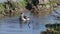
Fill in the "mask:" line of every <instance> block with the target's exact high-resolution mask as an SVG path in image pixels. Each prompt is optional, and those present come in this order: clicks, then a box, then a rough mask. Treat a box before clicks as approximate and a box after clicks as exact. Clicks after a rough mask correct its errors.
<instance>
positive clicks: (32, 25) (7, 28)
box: [0, 8, 60, 34]
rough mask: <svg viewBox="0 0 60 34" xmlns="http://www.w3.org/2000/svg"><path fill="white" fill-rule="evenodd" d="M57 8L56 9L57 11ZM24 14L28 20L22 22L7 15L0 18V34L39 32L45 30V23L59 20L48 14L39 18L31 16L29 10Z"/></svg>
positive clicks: (35, 33) (38, 33) (36, 33)
mask: <svg viewBox="0 0 60 34" xmlns="http://www.w3.org/2000/svg"><path fill="white" fill-rule="evenodd" d="M59 10H60V8H59V9H57V11H59ZM25 15H27V16H29V17H30V21H27V22H26V23H22V24H21V22H20V21H19V16H17V17H7V18H4V19H1V20H0V34H40V32H41V31H45V30H46V28H45V24H47V23H55V22H58V23H59V22H60V20H55V17H53V16H51V15H49V16H48V17H44V18H40V17H36V16H33V15H32V14H30V13H29V12H25Z"/></svg>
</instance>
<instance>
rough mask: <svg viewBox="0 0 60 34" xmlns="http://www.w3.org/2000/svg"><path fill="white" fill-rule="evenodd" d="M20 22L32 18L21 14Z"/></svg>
mask: <svg viewBox="0 0 60 34" xmlns="http://www.w3.org/2000/svg"><path fill="white" fill-rule="evenodd" d="M19 20H20V21H28V20H30V18H29V17H27V16H25V15H24V13H21V14H20V18H19Z"/></svg>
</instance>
